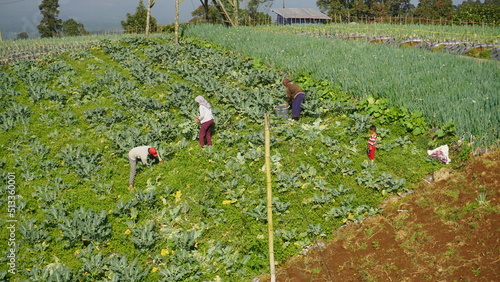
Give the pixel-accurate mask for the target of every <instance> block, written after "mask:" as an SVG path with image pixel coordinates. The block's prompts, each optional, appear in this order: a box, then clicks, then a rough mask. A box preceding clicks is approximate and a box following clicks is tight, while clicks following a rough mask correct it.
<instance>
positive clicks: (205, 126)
mask: <svg viewBox="0 0 500 282" xmlns="http://www.w3.org/2000/svg"><path fill="white" fill-rule="evenodd" d="M194 100H195V101H196V102H197V103H198V104H199V105H200V115H199V116H197V117H196V122H197V123H200V124H201V128H200V138H199V142H200V146H201V147H203V146H205V139H206V141H207V143H206V145H207V146H212V136H211V132H212V128H213V127H214V115H213V114H212V107H211V106H210V104H209V103H208V102H207V100H205V98H203V97H202V96H197V97H196V98H195V99H194Z"/></svg>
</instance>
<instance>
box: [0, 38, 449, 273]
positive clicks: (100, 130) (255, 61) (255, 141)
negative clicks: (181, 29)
mask: <svg viewBox="0 0 500 282" xmlns="http://www.w3.org/2000/svg"><path fill="white" fill-rule="evenodd" d="M122 39H123V40H119V41H118V42H111V41H107V40H106V41H102V42H99V43H97V44H94V45H93V47H92V48H91V49H86V50H84V51H82V52H68V53H63V54H61V55H58V56H47V57H44V58H43V59H42V60H39V61H30V62H26V61H20V62H18V63H14V64H12V65H10V66H8V67H2V68H1V69H0V89H1V91H2V93H5V95H2V96H1V97H0V100H1V101H2V102H4V105H6V106H5V107H4V109H3V110H2V111H1V112H0V119H1V120H2V132H1V134H2V138H1V139H0V140H1V141H0V142H1V143H0V146H1V147H2V148H3V150H1V151H0V168H2V172H0V175H1V176H2V177H1V178H0V182H1V183H2V184H4V185H2V186H1V187H2V188H1V190H0V195H1V197H0V204H1V205H2V207H6V206H7V205H8V200H7V193H8V191H7V190H6V189H5V187H7V185H5V184H6V183H7V174H6V172H15V174H16V181H17V186H18V188H17V189H16V193H17V198H16V205H17V210H16V212H17V214H16V216H18V219H19V225H18V230H19V233H18V237H16V239H18V240H19V242H20V243H22V245H21V246H22V247H20V248H19V249H18V252H17V259H18V261H17V263H18V269H22V271H21V272H20V273H17V274H16V275H18V276H19V277H21V278H20V279H25V280H36V281H45V280H55V279H59V280H64V281H68V280H69V281H74V280H79V281H96V280H106V281H108V280H109V281H186V280H203V281H213V280H217V279H222V280H228V281H241V280H250V279H251V278H253V277H255V276H257V275H259V274H261V273H263V272H266V271H267V270H268V261H269V258H268V252H267V251H268V245H267V236H266V235H267V225H266V224H267V208H266V207H267V206H266V200H265V197H266V193H265V191H264V189H263V188H264V187H265V184H266V183H265V179H264V173H263V171H262V166H263V163H264V157H265V156H264V151H265V150H264V134H263V120H262V118H263V114H264V113H269V114H271V119H270V122H271V168H272V184H273V207H272V210H273V217H274V218H275V230H276V231H275V235H276V240H275V253H276V256H275V258H276V261H277V263H278V265H280V264H281V263H283V262H284V261H285V260H287V259H288V258H290V257H292V256H293V255H295V254H297V253H299V252H300V251H301V249H303V248H306V247H307V246H308V245H310V244H314V243H315V241H316V240H318V239H319V238H322V239H328V238H329V237H330V236H331V234H332V233H333V232H332V230H334V229H336V228H338V227H339V226H341V225H342V224H344V223H345V222H348V221H360V220H363V219H364V218H366V217H368V216H373V215H375V214H376V213H377V212H378V209H377V208H376V207H377V206H378V205H379V203H380V201H381V200H382V199H383V198H384V197H385V196H386V195H387V194H390V193H392V194H393V193H401V192H404V191H406V190H410V189H412V187H413V186H412V184H413V183H415V182H417V181H418V180H419V179H420V178H421V177H422V176H423V175H425V174H427V173H429V172H430V171H433V170H436V169H438V168H439V167H440V166H442V164H439V163H430V162H427V159H426V155H425V149H426V148H424V147H423V146H422V145H421V144H427V143H428V142H427V141H428V140H427V139H426V138H427V137H426V136H425V135H421V134H420V135H413V134H410V133H408V131H409V130H408V129H407V128H401V123H402V122H404V121H406V119H407V118H408V116H410V117H411V115H412V114H413V113H412V112H410V111H407V112H404V111H403V110H402V109H395V110H394V111H396V112H397V113H396V114H390V113H388V112H383V113H382V115H380V116H377V117H375V114H374V113H375V112H376V111H374V110H373V108H371V106H367V107H368V108H370V109H372V110H369V109H365V108H361V106H360V107H359V108H358V106H357V104H359V105H361V104H363V103H364V104H363V105H365V106H366V105H371V104H370V103H365V102H361V101H357V100H352V99H350V95H348V94H345V93H341V92H340V91H339V88H338V87H336V86H334V84H333V83H330V82H328V81H325V80H321V81H317V80H315V79H313V78H312V73H311V74H310V75H309V76H307V75H304V76H301V80H299V81H300V82H298V83H303V85H302V86H303V87H304V89H305V90H306V92H307V99H306V102H305V104H304V105H305V108H304V111H303V117H301V121H300V123H297V122H295V121H290V120H284V119H280V118H278V117H276V116H274V115H273V114H272V113H274V107H275V106H276V105H280V104H283V102H284V99H285V93H284V88H283V87H282V85H281V84H280V82H281V79H282V78H283V72H281V71H279V70H276V69H274V68H273V67H272V66H265V65H263V63H262V62H264V61H265V60H264V59H263V58H248V57H244V56H242V55H239V54H236V53H233V52H230V51H227V50H225V51H224V50H218V49H214V48H209V46H207V45H206V44H203V43H200V42H199V41H195V40H186V39H184V40H183V41H182V42H181V44H179V45H177V44H173V43H172V41H171V39H170V38H168V37H165V36H152V37H151V38H150V39H144V38H141V37H139V36H135V37H123V38H122ZM136 62H137V64H138V65H137V66H136V67H134V64H135V63H136ZM197 95H203V96H204V97H206V98H207V99H208V100H209V102H210V103H211V104H212V107H213V112H214V115H215V124H216V125H215V128H214V131H213V140H214V145H213V146H211V147H207V148H203V149H201V148H200V147H199V145H198V142H197V141H196V137H197V133H198V125H197V124H196V123H195V122H194V119H193V118H194V117H195V116H196V115H198V106H197V104H196V103H195V102H194V98H195V97H196V96H197ZM384 110H390V111H392V108H389V107H388V108H384ZM403 112H404V114H403ZM416 116H419V117H420V115H418V114H416ZM384 117H387V119H386V120H382V119H383V118H384ZM416 120H418V118H416ZM411 122H412V123H413V122H414V119H412V120H411ZM372 123H375V124H377V125H381V124H383V127H380V129H379V132H380V138H381V139H382V142H383V143H382V144H384V146H385V148H384V149H383V150H379V151H377V152H378V153H377V154H378V155H377V159H376V162H375V165H373V166H369V165H367V163H366V162H365V161H366V156H365V148H366V140H367V138H368V132H367V130H366V129H367V126H369V125H370V124H372ZM443 129H444V128H443ZM139 145H150V146H155V147H156V148H157V149H158V151H159V153H160V155H161V156H162V158H163V159H164V161H165V162H164V163H157V162H156V161H154V160H150V162H149V163H150V165H149V166H146V165H143V164H142V163H139V164H138V168H137V177H136V185H135V188H134V189H133V190H129V189H128V183H127V179H128V176H129V163H128V158H127V153H128V151H129V150H130V149H131V148H133V147H134V146H139ZM381 148H382V147H381ZM394 148H401V150H400V151H398V152H397V153H396V152H395V150H392V149H394ZM4 171H6V172H4ZM403 178H404V179H405V180H403ZM6 210H7V209H6V208H3V209H2V212H1V213H0V215H2V216H0V218H1V220H2V223H5V219H6V218H7V215H6ZM0 236H2V238H7V237H6V236H9V234H8V232H7V230H5V229H4V230H0ZM35 258H36V259H35ZM3 270H6V264H3V266H2V267H1V268H0V272H1V271H3ZM0 275H2V274H0ZM0 277H1V276H0ZM5 277H6V278H5ZM12 277H13V276H12V275H11V274H6V275H5V276H4V278H5V279H6V280H7V279H11V278H12ZM16 277H17V276H16Z"/></svg>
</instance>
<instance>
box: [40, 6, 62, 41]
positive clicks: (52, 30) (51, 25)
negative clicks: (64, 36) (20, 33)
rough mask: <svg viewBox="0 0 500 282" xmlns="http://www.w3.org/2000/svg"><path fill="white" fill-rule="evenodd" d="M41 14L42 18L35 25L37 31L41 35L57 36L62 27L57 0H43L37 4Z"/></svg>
mask: <svg viewBox="0 0 500 282" xmlns="http://www.w3.org/2000/svg"><path fill="white" fill-rule="evenodd" d="M38 8H39V9H40V12H41V14H42V20H41V21H40V24H39V25H38V26H37V28H38V32H39V33H40V35H41V36H42V37H56V36H59V33H60V32H61V28H62V20H61V19H58V18H57V17H58V16H59V10H58V8H59V0H43V1H42V4H40V6H38Z"/></svg>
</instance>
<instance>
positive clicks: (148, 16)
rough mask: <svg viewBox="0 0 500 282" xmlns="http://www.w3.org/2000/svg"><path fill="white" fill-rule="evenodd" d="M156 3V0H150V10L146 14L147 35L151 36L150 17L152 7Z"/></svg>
mask: <svg viewBox="0 0 500 282" xmlns="http://www.w3.org/2000/svg"><path fill="white" fill-rule="evenodd" d="M155 4H156V0H148V12H147V15H146V37H148V36H149V27H150V19H151V9H152V8H153V6H154V5H155Z"/></svg>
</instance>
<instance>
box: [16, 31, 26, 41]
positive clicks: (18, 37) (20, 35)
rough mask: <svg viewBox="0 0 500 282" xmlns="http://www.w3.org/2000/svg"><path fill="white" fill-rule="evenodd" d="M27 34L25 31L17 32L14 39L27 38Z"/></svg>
mask: <svg viewBox="0 0 500 282" xmlns="http://www.w3.org/2000/svg"><path fill="white" fill-rule="evenodd" d="M28 38H29V35H28V33H27V32H26V31H23V32H21V33H18V34H17V37H16V40H22V39H28Z"/></svg>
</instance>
